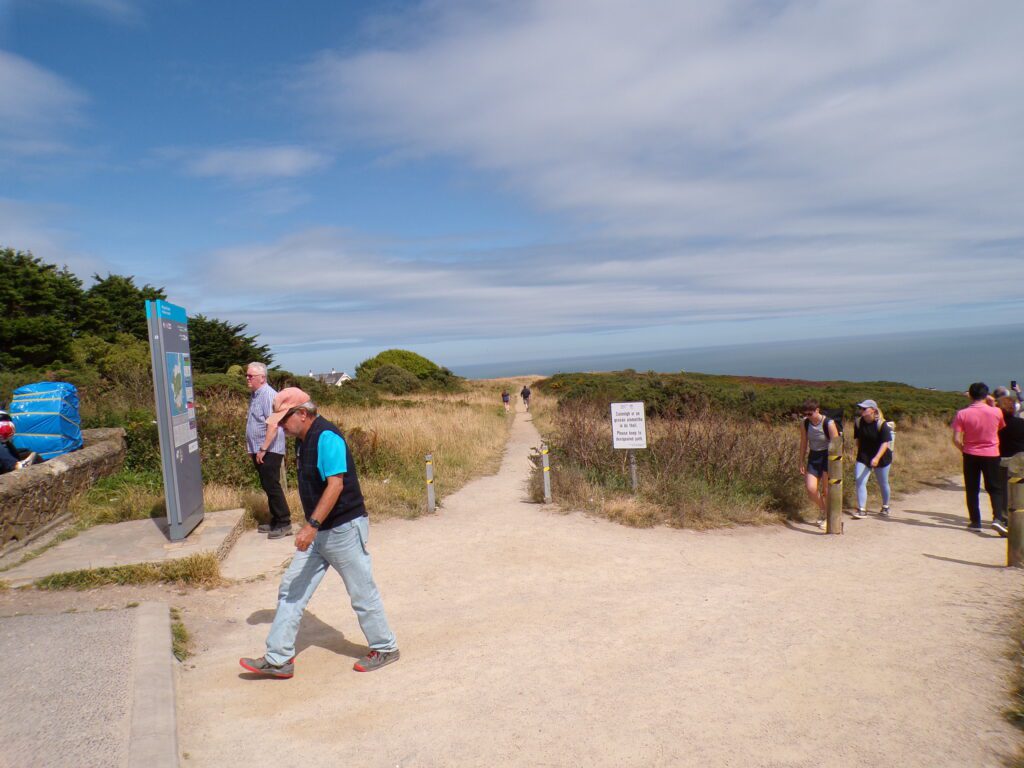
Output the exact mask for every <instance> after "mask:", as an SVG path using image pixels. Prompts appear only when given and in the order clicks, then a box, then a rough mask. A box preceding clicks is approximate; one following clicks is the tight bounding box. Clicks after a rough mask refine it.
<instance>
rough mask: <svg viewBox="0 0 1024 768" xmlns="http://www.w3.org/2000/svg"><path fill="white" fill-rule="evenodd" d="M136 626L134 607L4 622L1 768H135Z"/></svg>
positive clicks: (0, 635)
mask: <svg viewBox="0 0 1024 768" xmlns="http://www.w3.org/2000/svg"><path fill="white" fill-rule="evenodd" d="M163 612H164V615H165V616H166V615H167V607H166V606H164V608H163ZM135 622H136V614H135V610H134V609H125V610H119V611H93V612H89V613H58V614H49V615H43V616H13V617H10V618H4V619H0V655H2V657H3V658H5V659H7V660H9V662H10V663H8V664H6V665H5V668H4V674H3V685H0V766H2V767H3V768H8V766H9V767H10V768H15V766H17V768H31V767H33V766H39V767H42V766H57V765H64V766H76V768H93V767H95V768H119V767H121V766H127V765H128V744H129V734H130V732H131V716H132V692H133V683H132V681H133V676H134V669H133V663H132V659H133V642H134V630H135ZM169 633H170V629H168V634H167V636H166V637H165V638H164V644H165V645H167V646H169V644H170V634H169ZM169 653H170V652H169V648H168V655H169ZM172 701H173V699H172ZM156 765H168V764H167V763H157V764H156Z"/></svg>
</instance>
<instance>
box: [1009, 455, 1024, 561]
mask: <svg viewBox="0 0 1024 768" xmlns="http://www.w3.org/2000/svg"><path fill="white" fill-rule="evenodd" d="M1006 470H1007V477H1006V481H1007V482H1006V513H1007V514H1006V521H1007V527H1008V529H1009V530H1008V531H1007V533H1006V564H1007V565H1008V566H1009V567H1011V568H1024V453H1018V454H1017V455H1016V456H1011V457H1010V458H1009V459H1007V460H1006Z"/></svg>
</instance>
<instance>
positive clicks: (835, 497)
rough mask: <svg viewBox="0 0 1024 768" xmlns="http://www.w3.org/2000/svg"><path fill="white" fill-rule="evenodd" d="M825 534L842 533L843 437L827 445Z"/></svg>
mask: <svg viewBox="0 0 1024 768" xmlns="http://www.w3.org/2000/svg"><path fill="white" fill-rule="evenodd" d="M825 531H826V532H827V533H833V534H837V535H838V534H840V533H842V532H843V436H842V435H840V436H839V437H836V438H833V439H832V440H830V441H829V444H828V524H827V527H826V528H825Z"/></svg>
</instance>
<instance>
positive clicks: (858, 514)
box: [852, 509, 868, 520]
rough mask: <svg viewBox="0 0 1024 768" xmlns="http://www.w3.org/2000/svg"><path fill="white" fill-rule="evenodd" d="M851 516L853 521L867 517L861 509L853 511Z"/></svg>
mask: <svg viewBox="0 0 1024 768" xmlns="http://www.w3.org/2000/svg"><path fill="white" fill-rule="evenodd" d="M852 514H853V517H854V519H856V520H863V519H864V518H865V517H867V516H868V513H867V512H866V511H865V510H863V509H855V510H854V511H853V513H852Z"/></svg>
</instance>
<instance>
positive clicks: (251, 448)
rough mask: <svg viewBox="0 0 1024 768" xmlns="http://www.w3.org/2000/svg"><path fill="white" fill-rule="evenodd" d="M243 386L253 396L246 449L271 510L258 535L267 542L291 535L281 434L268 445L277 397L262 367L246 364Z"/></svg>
mask: <svg viewBox="0 0 1024 768" xmlns="http://www.w3.org/2000/svg"><path fill="white" fill-rule="evenodd" d="M245 382H246V384H248V386H249V390H250V391H251V392H252V395H251V396H250V398H249V416H248V418H247V419H246V421H245V446H246V450H247V451H248V452H249V457H250V458H251V459H252V464H253V466H254V467H255V468H256V473H257V474H258V475H259V477H260V485H261V486H262V487H263V492H264V493H266V494H267V504H268V506H269V507H270V522H269V523H264V524H262V525H260V527H259V532H260V533H266V534H268V536H267V538H270V539H280V538H281V537H283V536H290V535H291V533H292V514H291V511H290V510H289V509H288V500H287V499H286V498H285V496H284V489H283V488H282V487H281V463H282V462H283V461H284V452H285V444H284V433H283V432H281V431H279V430H276V429H275V430H274V431H275V433H276V434H274V435H272V436H271V438H270V440H269V445H268V446H266V447H264V445H263V443H264V441H265V440H267V437H268V436H267V417H269V416H270V415H271V414H272V413H273V412H274V397H275V395H277V390H275V389H274V388H273V387H272V386H270V384H268V383H267V366H266V365H264V364H263V363H249V365H248V367H247V368H246V373H245Z"/></svg>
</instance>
